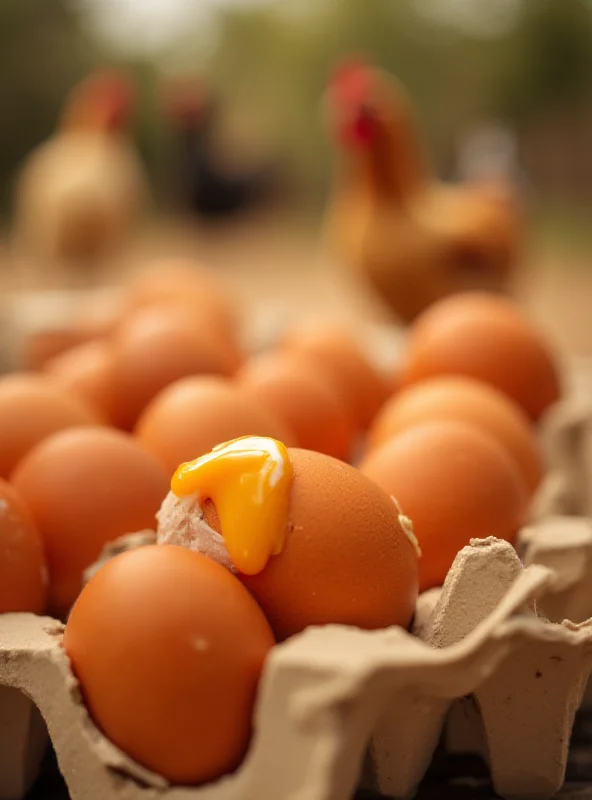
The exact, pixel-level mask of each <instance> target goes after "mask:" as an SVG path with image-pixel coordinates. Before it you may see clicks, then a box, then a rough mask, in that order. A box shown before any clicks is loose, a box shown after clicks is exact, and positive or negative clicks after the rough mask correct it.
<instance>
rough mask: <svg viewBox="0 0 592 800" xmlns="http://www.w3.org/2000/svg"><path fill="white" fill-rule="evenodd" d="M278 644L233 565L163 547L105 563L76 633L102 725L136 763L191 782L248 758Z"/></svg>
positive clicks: (70, 632)
mask: <svg viewBox="0 0 592 800" xmlns="http://www.w3.org/2000/svg"><path fill="white" fill-rule="evenodd" d="M273 645H274V639H273V635H272V633H271V630H270V628H269V625H268V623H267V621H266V620H265V617H264V616H263V614H262V612H261V610H260V609H259V607H258V606H257V604H256V602H255V601H254V600H253V598H252V597H251V596H250V595H249V593H248V592H247V591H246V590H245V589H244V587H243V586H242V585H241V584H240V582H239V581H238V580H237V579H236V578H235V577H234V576H232V575H231V574H230V573H229V572H228V571H227V570H225V569H224V568H223V567H221V566H220V565H219V564H216V563H215V562H214V561H212V560H211V559H208V558H205V557H204V556H200V555H199V554H197V553H192V552H190V551H189V550H185V549H183V548H181V547H167V546H159V547H157V546H154V545H152V546H146V547H141V548H139V549H137V550H132V551H129V552H127V553H124V554H122V555H118V556H116V557H115V558H114V559H112V560H111V561H110V562H109V563H108V564H106V565H105V566H104V567H103V568H102V569H101V570H99V572H98V573H97V574H96V575H95V576H94V578H92V579H91V581H90V582H89V583H88V584H87V585H86V587H85V588H84V589H83V591H82V593H81V595H80V597H79V598H78V600H77V602H76V604H75V606H74V608H73V610H72V614H71V615H70V618H69V620H68V623H67V625H66V630H65V633H64V647H65V649H66V652H67V654H68V656H69V658H70V660H71V662H72V666H73V669H74V671H75V673H76V676H77V677H78V680H79V681H80V684H81V687H82V692H83V695H84V698H85V701H86V703H87V705H88V708H89V710H90V712H91V714H92V716H93V718H94V720H95V722H96V723H97V724H98V726H99V727H100V728H101V729H102V731H103V732H104V733H105V734H106V735H107V736H108V737H109V739H110V740H111V741H112V742H113V743H114V744H116V745H117V746H118V747H119V748H120V749H121V750H123V751H124V752H125V753H127V754H128V755H129V756H131V757H132V758H133V759H134V760H135V761H136V762H138V763H139V764H141V765H142V766H144V767H146V768H148V769H150V770H152V771H153V772H156V773H158V774H159V775H162V776H163V777H165V778H166V779H168V780H169V781H171V782H173V783H180V784H197V783H203V782H206V781H210V780H213V779H215V778H218V777H220V776H221V775H224V774H225V773H227V772H230V771H231V770H233V769H235V768H236V767H237V766H238V765H239V763H240V761H241V759H242V757H243V756H244V754H245V751H246V749H247V745H248V743H249V739H250V735H251V728H252V713H253V706H254V702H255V696H256V690H257V684H258V680H259V676H260V674H261V670H262V668H263V664H264V662H265V659H266V656H267V654H268V653H269V651H270V650H271V648H272V647H273Z"/></svg>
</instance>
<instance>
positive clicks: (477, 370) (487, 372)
mask: <svg viewBox="0 0 592 800" xmlns="http://www.w3.org/2000/svg"><path fill="white" fill-rule="evenodd" d="M442 375H464V376H466V377H469V378H475V379H477V380H480V381H483V382H484V383H488V384H490V385H491V386H494V387H495V388H497V389H499V390H500V391H501V392H503V393H504V394H506V395H508V397H510V398H511V399H512V400H514V401H515V402H516V403H518V405H520V406H521V407H522V408H523V409H524V411H525V412H526V413H527V415H528V416H529V417H530V418H531V419H533V420H538V419H539V418H540V416H541V414H542V413H543V412H544V411H545V409H547V408H548V407H549V406H550V405H552V404H553V403H555V402H557V400H559V398H560V396H561V379H560V375H559V369H558V365H557V363H556V360H555V356H554V354H553V353H552V351H551V349H550V348H549V346H548V345H547V343H546V342H545V341H544V337H543V335H542V334H541V333H540V332H539V331H537V330H536V329H535V328H534V326H533V325H531V323H530V322H529V321H528V320H527V319H526V317H525V316H524V315H523V314H522V313H521V312H520V310H519V309H518V308H517V307H516V306H515V305H514V304H513V303H511V302H510V301H509V300H506V299H504V298H501V297H495V296H493V295H487V294H481V293H466V294H460V295H457V296H455V297H451V298H448V299H446V300H442V301H440V302H439V303H436V304H435V305H434V306H432V307H431V308H429V309H428V310H427V311H425V312H424V313H423V314H422V315H421V316H420V317H419V318H418V320H417V322H416V323H415V325H414V326H413V328H412V330H411V334H410V338H409V345H408V352H407V355H406V361H405V367H404V369H403V373H402V383H403V384H404V385H410V384H413V383H419V382H420V381H424V380H426V379H428V378H434V377H436V376H442Z"/></svg>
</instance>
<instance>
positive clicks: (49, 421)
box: [0, 373, 100, 478]
mask: <svg viewBox="0 0 592 800" xmlns="http://www.w3.org/2000/svg"><path fill="white" fill-rule="evenodd" d="M94 424H96V425H98V424H100V422H99V418H98V416H97V414H96V412H95V411H94V410H93V409H92V408H91V407H90V406H88V405H87V404H86V403H85V402H84V401H83V400H81V399H80V398H78V397H75V396H74V395H73V394H70V393H69V392H67V391H66V390H65V389H63V388H62V387H61V386H58V385H57V384H56V383H55V381H53V380H52V379H51V378H50V377H49V376H45V375H35V374H31V373H20V374H15V375H5V376H3V377H1V378H0V443H1V445H0V477H2V478H8V477H10V474H11V472H12V471H13V469H14V468H15V467H16V465H17V464H18V463H19V461H20V460H21V458H23V456H25V455H26V454H27V453H28V452H29V450H31V448H33V447H35V445H36V444H38V443H39V442H41V441H43V439H45V438H47V437H48V436H50V435H51V434H52V433H56V431H61V430H64V429H66V428H74V427H77V426H80V425H85V426H86V425H94Z"/></svg>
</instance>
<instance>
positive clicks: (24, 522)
mask: <svg viewBox="0 0 592 800" xmlns="http://www.w3.org/2000/svg"><path fill="white" fill-rule="evenodd" d="M46 599H47V567H46V566H45V555H44V553H43V542H42V541H41V537H40V535H39V532H38V530H37V528H36V527H35V523H34V521H33V517H32V516H31V514H30V513H29V510H28V509H27V507H26V506H25V504H24V503H23V501H22V499H21V498H20V497H19V495H18V493H17V492H16V491H15V490H14V489H13V488H12V486H10V484H8V483H6V482H5V481H3V480H0V614H7V613H9V612H16V611H28V612H30V613H32V614H43V612H44V611H45V603H46Z"/></svg>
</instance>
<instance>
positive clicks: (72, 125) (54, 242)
mask: <svg viewBox="0 0 592 800" xmlns="http://www.w3.org/2000/svg"><path fill="white" fill-rule="evenodd" d="M132 103H133V92H132V87H131V85H130V84H129V82H128V81H127V80H126V78H125V77H124V76H122V75H120V74H118V73H114V72H101V73H98V74H95V75H92V76H91V77H90V78H88V79H86V80H85V81H83V82H82V83H81V84H79V85H78V86H77V87H75V88H74V90H73V92H72V94H71V96H70V97H69V99H68V102H67V103H66V107H65V110H64V114H63V117H62V121H61V125H60V128H59V130H58V131H57V132H56V134H55V135H54V136H53V137H52V138H51V139H49V140H47V141H46V142H44V143H43V144H41V145H40V146H39V147H38V148H37V149H36V150H35V151H34V152H33V153H32V154H31V155H30V156H29V158H28V160H27V162H26V163H25V165H24V167H23V169H22V171H21V174H20V175H19V178H18V181H17V187H16V197H15V217H14V239H13V242H14V245H15V247H16V248H17V250H18V251H20V252H25V253H27V254H31V255H35V256H38V257H41V258H43V259H46V260H52V261H56V260H57V261H60V262H64V263H66V262H75V263H82V262H88V261H89V260H92V259H96V258H98V257H101V256H104V255H105V254H106V253H108V252H110V251H111V250H113V249H114V248H115V247H117V246H118V245H119V244H121V242H122V241H123V239H124V238H125V237H126V236H127V235H128V234H129V233H130V231H131V230H132V229H133V228H134V226H135V224H136V223H137V222H138V220H139V217H140V214H141V211H142V209H143V207H144V205H145V201H146V199H147V197H148V183H147V180H146V177H145V174H144V170H143V168H142V165H141V163H140V160H139V158H138V156H137V154H136V152H135V149H134V147H133V145H132V143H131V142H130V140H129V138H128V136H127V135H126V127H127V123H128V120H129V117H130V112H131V107H132Z"/></svg>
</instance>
